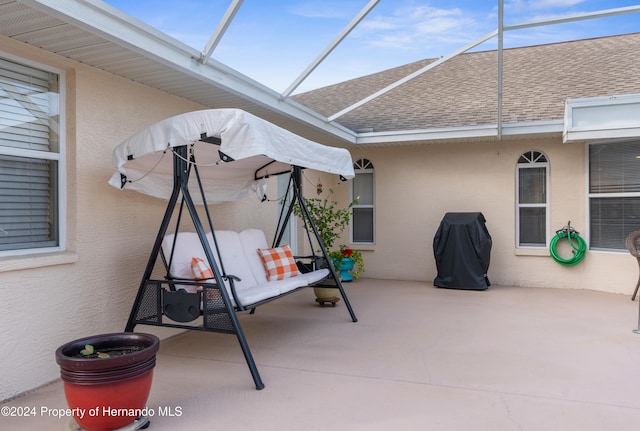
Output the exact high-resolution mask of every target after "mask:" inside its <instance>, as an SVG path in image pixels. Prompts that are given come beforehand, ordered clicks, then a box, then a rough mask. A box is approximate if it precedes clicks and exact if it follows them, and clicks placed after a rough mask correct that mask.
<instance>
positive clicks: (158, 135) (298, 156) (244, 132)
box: [109, 109, 354, 204]
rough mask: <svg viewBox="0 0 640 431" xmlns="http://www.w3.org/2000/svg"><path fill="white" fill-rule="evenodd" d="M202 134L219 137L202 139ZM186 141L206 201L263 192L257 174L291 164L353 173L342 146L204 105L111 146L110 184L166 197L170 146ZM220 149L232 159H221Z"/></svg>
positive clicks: (280, 170)
mask: <svg viewBox="0 0 640 431" xmlns="http://www.w3.org/2000/svg"><path fill="white" fill-rule="evenodd" d="M203 136H204V137H217V138H220V139H221V141H222V142H221V144H220V145H217V144H212V143H208V142H203V141H201V139H202V137H203ZM184 145H187V146H189V147H188V148H190V151H191V152H192V153H193V154H194V156H195V160H196V165H197V167H198V171H199V173H200V177H201V179H202V184H203V189H204V192H205V196H206V200H207V203H210V204H213V203H220V202H229V201H233V200H238V199H242V198H244V197H246V196H248V195H249V194H250V193H252V192H257V193H258V194H259V196H261V195H262V194H263V193H264V190H263V188H262V187H261V184H260V181H261V180H260V179H261V178H264V177H267V176H269V175H275V174H279V173H283V172H288V171H290V170H291V167H292V166H300V167H303V168H310V169H316V170H319V171H323V172H328V173H331V174H337V175H342V176H343V177H345V178H346V179H350V178H353V177H354V171H353V162H352V160H351V154H350V153H349V151H347V150H346V149H344V148H335V147H328V146H325V145H321V144H318V143H316V142H313V141H310V140H308V139H305V138H302V137H300V136H298V135H296V134H294V133H291V132H289V131H288V130H285V129H282V128H280V127H278V126H275V125H274V124H271V123H269V122H268V121H265V120H262V119H260V118H258V117H256V116H254V115H252V114H249V113H247V112H245V111H242V110H239V109H208V110H202V111H195V112H189V113H186V114H181V115H177V116H175V117H170V118H167V119H165V120H162V121H160V122H158V123H156V124H153V125H151V126H149V127H147V128H146V129H144V130H141V131H140V132H138V133H136V134H135V135H133V136H131V137H130V138H128V139H127V140H125V141H124V142H123V143H121V144H120V145H118V146H117V147H116V148H115V149H114V150H113V163H114V166H115V167H116V169H117V171H118V172H116V173H114V175H113V176H112V177H111V179H110V180H109V184H111V185H112V186H114V187H117V188H123V189H129V190H135V191H137V192H140V193H144V194H147V195H150V196H155V197H158V198H161V199H169V197H170V196H171V192H172V191H173V179H174V172H173V152H172V151H171V149H172V148H174V147H179V146H184ZM219 151H220V152H222V153H223V154H225V155H226V156H228V157H230V158H232V159H233V161H230V162H225V161H222V160H221V158H220V154H219ZM123 176H124V179H125V180H126V182H124V186H123V181H122V179H123ZM189 181H190V184H189V188H190V190H193V191H192V193H191V194H192V197H193V200H194V201H195V202H196V203H198V204H201V203H202V199H201V197H200V193H199V192H196V190H197V189H196V188H195V187H197V183H196V179H195V175H191V177H190V179H189ZM192 184H193V185H194V187H192Z"/></svg>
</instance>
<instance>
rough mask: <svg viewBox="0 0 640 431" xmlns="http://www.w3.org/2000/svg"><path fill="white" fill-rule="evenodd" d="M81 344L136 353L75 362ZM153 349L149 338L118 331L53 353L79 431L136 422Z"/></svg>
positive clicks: (146, 393) (152, 338) (153, 358)
mask: <svg viewBox="0 0 640 431" xmlns="http://www.w3.org/2000/svg"><path fill="white" fill-rule="evenodd" d="M86 344H90V345H92V346H93V347H94V348H95V350H96V351H99V352H109V351H114V350H118V349H121V348H123V347H136V348H138V349H139V350H137V351H135V352H131V353H127V354H125V355H118V356H116V355H114V356H111V357H109V358H104V359H99V358H96V359H88V358H84V357H78V355H79V353H80V350H82V349H84V347H85V345H86ZM159 344H160V340H159V339H158V337H156V336H155V335H151V334H140V333H133V332H121V333H114V334H103V335H96V336H92V337H87V338H81V339H78V340H75V341H71V342H70V343H67V344H65V345H63V346H61V347H59V348H58V349H57V350H56V362H57V363H58V365H60V376H61V377H62V381H63V385H64V393H65V397H66V399H67V404H68V405H69V408H71V409H74V419H75V421H76V422H77V423H78V425H79V426H80V427H81V428H82V429H84V430H86V431H111V430H115V429H118V428H121V427H123V426H125V425H128V424H130V423H132V422H133V421H135V420H136V418H137V416H138V412H140V411H142V410H143V409H144V408H145V404H146V402H147V398H148V397H149V391H150V389H151V380H152V378H153V368H154V367H155V363H156V352H157V351H158V348H159Z"/></svg>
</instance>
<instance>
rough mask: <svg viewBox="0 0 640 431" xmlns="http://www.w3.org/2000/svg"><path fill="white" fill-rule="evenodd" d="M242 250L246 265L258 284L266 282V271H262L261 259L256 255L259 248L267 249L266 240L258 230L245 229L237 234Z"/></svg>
mask: <svg viewBox="0 0 640 431" xmlns="http://www.w3.org/2000/svg"><path fill="white" fill-rule="evenodd" d="M239 236H240V242H241V243H242V249H243V250H244V255H245V258H246V260H247V264H248V265H249V268H250V269H251V272H252V273H253V276H254V278H255V279H256V280H257V281H258V283H265V282H266V281H267V270H266V269H264V263H263V262H262V258H261V257H260V255H259V254H258V249H259V248H269V243H267V238H266V237H265V236H264V232H262V231H261V230H260V229H246V230H243V231H242V232H240V233H239Z"/></svg>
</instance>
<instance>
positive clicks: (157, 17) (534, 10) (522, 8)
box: [106, 0, 640, 92]
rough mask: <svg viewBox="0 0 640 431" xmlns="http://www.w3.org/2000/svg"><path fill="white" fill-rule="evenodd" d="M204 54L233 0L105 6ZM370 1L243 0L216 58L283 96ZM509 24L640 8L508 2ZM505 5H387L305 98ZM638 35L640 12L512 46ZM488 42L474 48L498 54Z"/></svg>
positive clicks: (473, 30) (612, 2)
mask: <svg viewBox="0 0 640 431" xmlns="http://www.w3.org/2000/svg"><path fill="white" fill-rule="evenodd" d="M106 3H109V4H110V5H112V6H114V7H116V8H118V9H120V10H122V11H123V12H125V13H127V14H129V15H132V16H133V17H135V18H137V19H139V20H141V21H143V22H145V23H147V24H149V25H151V26H153V27H155V28H157V29H159V30H161V31H162V32H164V33H167V34H168V35H170V36H172V37H174V38H176V39H178V40H180V41H182V42H183V43H186V44H187V45H189V46H192V47H193V48H196V49H198V50H200V51H201V50H202V49H203V48H204V46H205V44H206V43H207V41H208V40H209V38H210V36H211V34H212V33H213V31H214V30H215V28H216V27H217V25H218V23H219V21H220V19H221V18H222V16H223V15H224V13H225V11H226V10H227V8H228V6H229V4H230V3H231V0H181V1H179V2H178V1H175V0H135V1H132V0H106ZM368 3H369V0H274V1H266V0H245V1H244V3H243V4H242V6H241V8H240V10H239V11H238V14H237V15H236V17H235V19H234V20H233V22H232V23H231V25H230V27H229V29H228V30H227V32H226V33H225V36H224V37H223V39H222V40H221V42H220V44H219V45H218V47H217V49H216V50H215V51H214V53H213V55H212V58H214V59H215V60H218V61H220V62H222V63H224V64H226V65H227V66H230V67H232V68H234V69H236V70H238V71H240V72H242V73H244V74H245V75H248V76H249V77H251V78H253V79H255V80H257V81H259V82H261V83H263V84H265V85H267V86H269V87H271V88H273V89H274V90H276V91H280V92H281V91H284V90H285V89H286V88H287V87H289V85H290V84H291V83H292V82H293V81H294V80H295V79H296V78H297V77H298V75H299V74H300V73H302V71H303V70H304V69H305V68H306V67H307V66H308V65H309V64H310V63H311V62H312V61H313V60H314V59H315V58H316V57H317V56H318V55H319V54H320V53H321V52H322V51H323V50H324V49H325V48H326V46H327V45H329V44H330V43H331V42H332V41H333V39H334V38H335V37H336V36H337V35H338V34H339V33H340V32H341V31H342V30H343V29H344V28H345V26H346V25H347V24H348V23H349V22H351V20H352V19H353V18H354V17H355V16H356V15H357V14H358V13H359V12H360V10H362V9H363V8H364V7H365V6H366V5H367V4H368ZM504 4H505V9H504V14H505V19H504V21H505V24H515V23H520V22H526V21H531V20H536V19H544V18H550V17H557V16H564V15H571V14H577V13H584V12H592V11H597V10H604V9H613V8H619V7H626V6H634V5H638V4H640V2H639V1H638V0H629V1H624V0H505V3H504ZM497 5H498V3H497V1H492V0H432V1H431V0H430V1H426V0H381V1H380V2H379V3H378V5H377V6H376V7H375V8H374V9H373V10H372V11H371V12H370V13H369V14H368V15H367V17H365V19H364V20H363V21H362V22H361V23H360V25H358V27H356V29H355V30H354V31H353V32H351V34H349V36H347V38H346V39H345V40H344V41H343V42H342V43H341V44H340V45H339V46H338V47H337V48H336V49H335V50H334V51H333V52H332V53H331V54H330V55H329V56H328V57H327V59H325V61H324V62H323V63H322V64H321V65H320V66H319V67H318V68H317V69H316V70H315V71H314V72H313V73H312V74H311V75H310V76H309V77H308V78H307V80H306V81H305V82H304V83H302V85H300V87H299V88H298V90H297V92H299V91H306V90H310V89H313V88H317V87H321V86H324V85H329V84H333V83H336V82H340V81H344V80H346V79H351V78H355V77H358V76H362V75H367V74H370V73H374V72H378V71H381V70H385V69H388V68H391V67H395V66H400V65H403V64H407V63H410V62H413V61H417V60H421V59H424V58H436V57H440V56H444V55H447V54H449V53H451V52H452V51H454V50H456V49H458V48H460V47H462V46H464V45H467V44H468V43H470V42H472V41H474V40H476V39H478V38H479V37H481V36H484V35H486V34H487V33H489V32H491V31H492V30H495V29H496V28H497V26H498V24H497V13H498V10H497ZM631 32H640V13H634V14H628V15H622V16H617V17H609V18H601V19H596V20H587V21H579V22H574V23H568V24H557V25H553V26H546V27H538V28H534V29H528V30H517V31H510V32H506V33H505V39H504V43H505V47H507V48H508V47H514V46H528V45H537V44H544V43H551V42H559V41H566V40H573V39H583V38H590V37H599V36H606V35H612V34H624V33H631ZM496 47H497V41H496V40H495V39H494V40H492V41H489V42H487V43H485V44H483V45H481V46H479V47H478V48H476V50H487V49H495V48H496Z"/></svg>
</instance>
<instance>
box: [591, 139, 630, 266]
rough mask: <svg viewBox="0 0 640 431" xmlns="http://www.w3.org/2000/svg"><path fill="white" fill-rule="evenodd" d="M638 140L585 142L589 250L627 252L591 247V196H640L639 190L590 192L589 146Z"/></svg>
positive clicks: (624, 252)
mask: <svg viewBox="0 0 640 431" xmlns="http://www.w3.org/2000/svg"><path fill="white" fill-rule="evenodd" d="M632 141H635V142H640V137H634V138H624V139H617V140H608V141H597V142H588V143H586V144H585V156H584V157H585V189H586V191H587V193H586V202H585V215H586V220H585V226H588V229H587V232H586V235H585V239H586V240H587V243H588V244H589V251H596V252H602V253H623V254H628V253H629V251H628V250H627V249H626V248H619V249H618V248H601V247H593V246H592V245H591V230H592V226H591V198H637V197H640V192H618V193H591V186H590V182H591V168H590V162H591V160H590V154H591V151H590V147H591V146H593V145H601V144H613V143H616V142H620V143H624V142H632Z"/></svg>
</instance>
